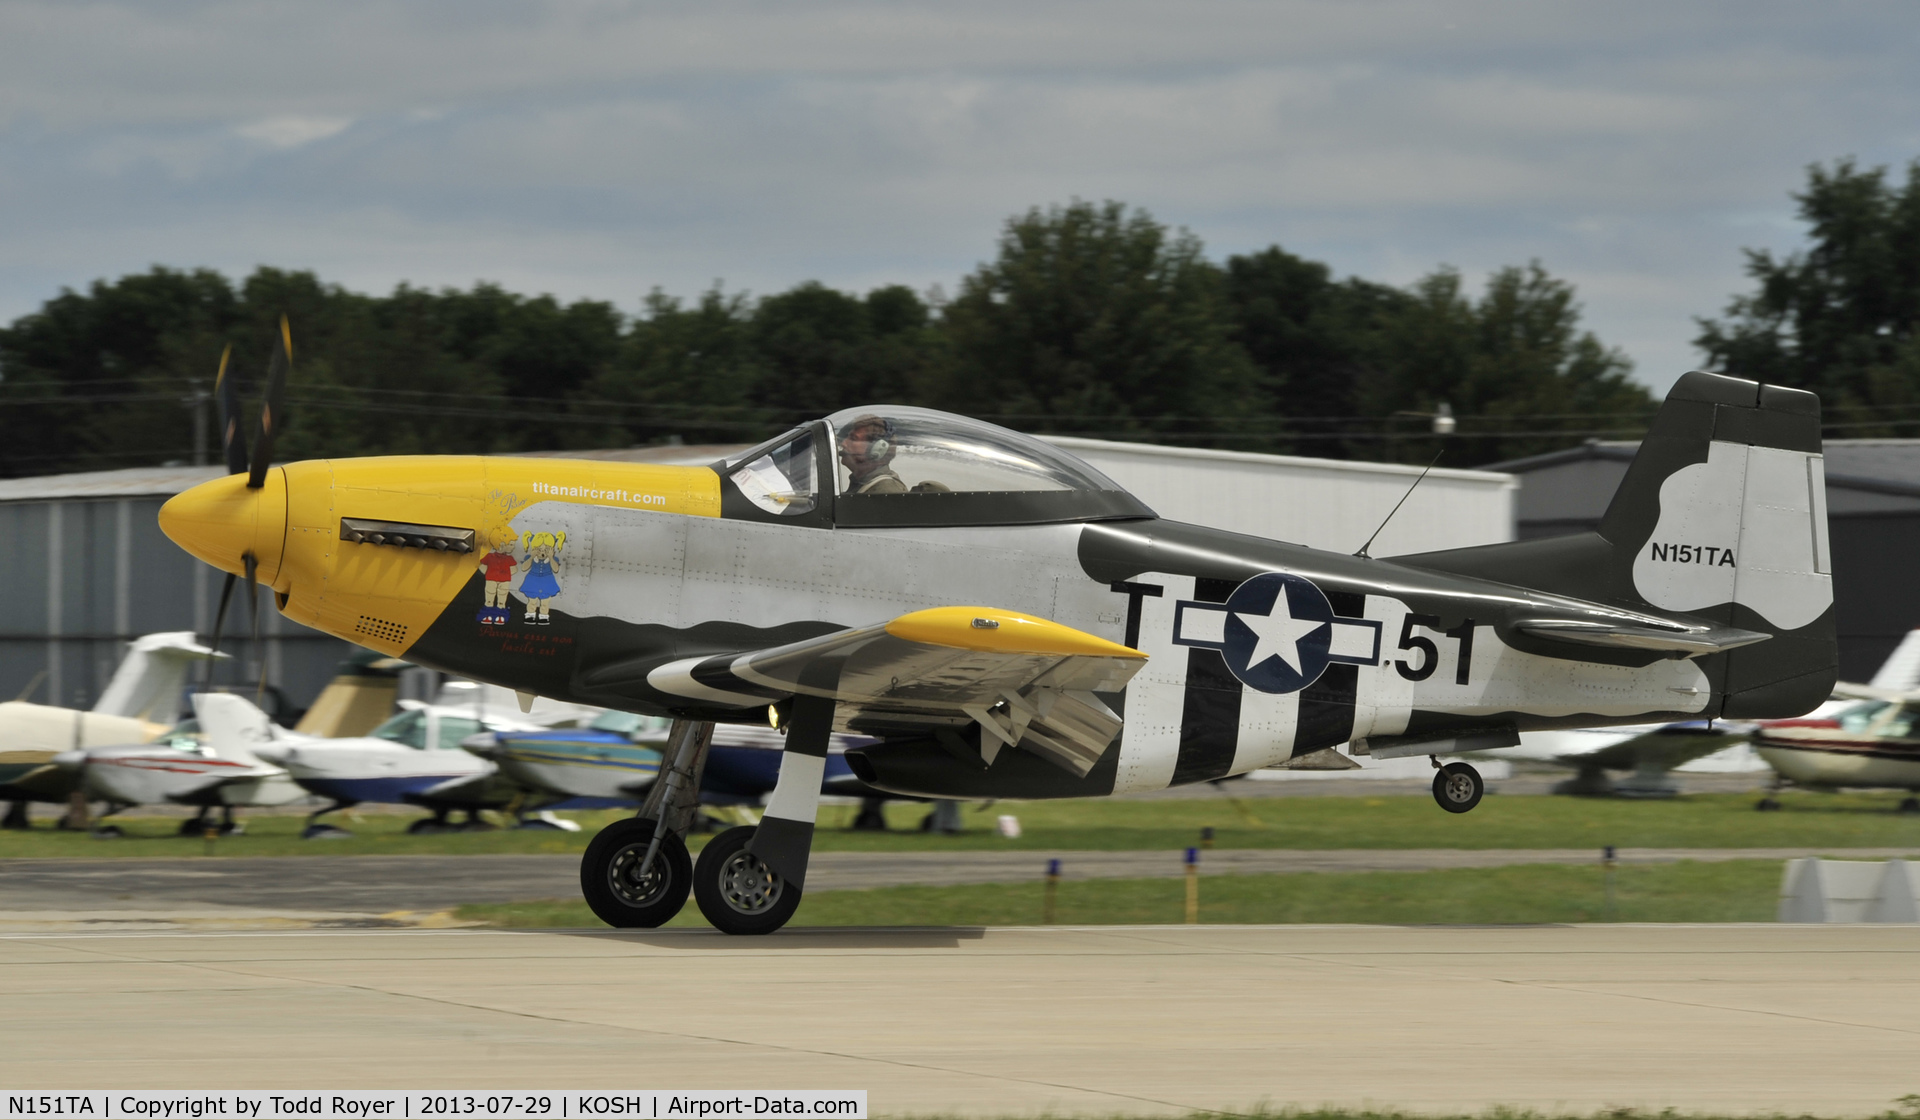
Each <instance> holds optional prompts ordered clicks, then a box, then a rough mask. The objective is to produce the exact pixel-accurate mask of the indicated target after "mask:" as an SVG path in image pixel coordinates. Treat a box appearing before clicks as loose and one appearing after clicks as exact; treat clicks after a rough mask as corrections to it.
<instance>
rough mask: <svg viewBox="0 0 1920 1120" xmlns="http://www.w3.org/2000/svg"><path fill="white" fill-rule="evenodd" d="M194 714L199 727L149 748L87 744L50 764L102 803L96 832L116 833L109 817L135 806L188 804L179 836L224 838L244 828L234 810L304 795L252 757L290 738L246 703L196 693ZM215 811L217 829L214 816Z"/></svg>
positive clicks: (225, 696)
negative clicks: (213, 833) (190, 810)
mask: <svg viewBox="0 0 1920 1120" xmlns="http://www.w3.org/2000/svg"><path fill="white" fill-rule="evenodd" d="M193 713H194V719H195V723H196V724H197V726H198V728H199V730H198V731H197V732H194V733H184V734H183V733H181V732H179V731H178V730H177V729H176V730H175V731H174V732H170V733H168V734H166V735H162V736H161V737H160V738H159V739H157V740H155V741H153V742H150V743H139V744H130V745H127V746H119V747H86V748H82V749H79V750H71V751H63V752H61V753H60V754H57V755H55V756H54V759H53V764H54V766H55V767H57V768H58V769H60V770H61V771H62V772H64V773H67V774H69V775H71V778H70V781H71V782H72V784H73V785H74V787H75V788H77V789H79V790H80V791H81V792H82V793H83V794H84V795H85V796H86V798H87V800H89V801H104V802H106V803H107V811H106V812H105V813H103V814H101V817H100V822H98V823H97V825H96V828H95V832H96V833H97V834H99V835H103V836H117V835H119V834H120V830H119V828H118V826H115V825H111V824H107V823H105V820H106V818H107V817H110V816H112V815H113V814H114V813H117V812H119V811H120V810H122V809H130V808H132V807H134V806H136V805H164V804H174V805H191V806H195V807H197V808H198V809H199V810H200V811H199V813H197V814H196V815H195V816H193V817H190V818H188V819H186V820H183V821H181V822H180V835H182V836H198V835H200V834H201V833H202V832H203V831H205V830H206V829H208V828H215V829H217V830H218V831H219V832H220V833H222V834H233V833H238V832H241V831H243V828H242V826H241V825H240V824H239V823H238V822H237V821H235V820H234V819H233V811H234V809H235V808H239V807H243V806H250V805H254V806H257V805H285V804H288V803H290V802H293V801H298V800H299V799H300V798H302V797H304V796H306V791H304V790H302V789H301V788H300V787H299V786H297V785H295V784H294V782H293V780H292V779H291V778H289V777H288V776H287V772H286V771H285V770H283V769H281V768H280V767H278V766H273V765H270V764H268V763H266V762H264V761H262V760H261V758H260V757H259V756H258V755H256V754H255V753H254V750H255V749H256V748H259V747H264V746H266V745H267V744H269V743H272V742H273V741H275V739H277V738H284V737H287V736H290V735H292V734H293V732H290V731H287V730H285V729H283V728H280V727H278V726H276V725H275V724H274V722H273V721H272V720H271V719H269V718H267V713H265V712H263V711H261V710H260V709H259V708H257V707H255V706H254V705H253V704H252V703H250V702H249V701H247V700H246V699H244V698H242V697H239V696H234V695H231V694H228V693H221V692H196V693H194V695H193ZM216 810H217V811H218V812H219V813H220V820H219V822H218V823H217V824H216V823H215V821H214V819H213V816H214V813H215V811H216Z"/></svg>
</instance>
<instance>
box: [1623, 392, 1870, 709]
mask: <svg viewBox="0 0 1920 1120" xmlns="http://www.w3.org/2000/svg"><path fill="white" fill-rule="evenodd" d="M1600 536H1602V537H1603V538H1605V539H1606V540H1607V541H1608V542H1609V543H1610V544H1611V545H1612V546H1613V552H1614V556H1615V558H1616V561H1625V560H1626V559H1627V558H1628V557H1629V556H1630V557H1631V561H1630V564H1629V566H1628V568H1627V573H1626V574H1627V576H1628V578H1629V581H1630V584H1631V587H1632V590H1633V592H1634V595H1635V597H1636V598H1638V599H1640V600H1642V601H1643V602H1645V603H1646V604H1647V605H1649V606H1652V607H1656V608H1659V609H1661V610H1668V611H1680V612H1684V613H1687V614H1693V615H1700V616H1702V617H1706V618H1712V619H1715V620H1717V621H1720V622H1724V623H1726V624H1728V625H1730V626H1738V627H1741V628H1742V629H1747V630H1758V631H1761V632H1763V633H1767V634H1771V635H1773V637H1772V638H1771V639H1770V640H1768V641H1765V642H1760V643H1758V644H1755V645H1752V646H1747V647H1744V648H1742V649H1738V650H1734V651H1732V652H1730V653H1727V654H1724V655H1722V657H1721V658H1719V659H1717V660H1720V661H1722V665H1720V666H1719V669H1720V670H1721V675H1720V679H1719V680H1718V681H1717V682H1716V683H1717V684H1718V685H1719V687H1720V689H1721V690H1722V691H1723V692H1724V695H1725V697H1726V702H1725V705H1724V707H1723V709H1722V714H1723V715H1726V716H1736V717H1737V716H1765V715H1774V714H1794V712H1797V711H1805V710H1807V709H1809V708H1812V707H1813V706H1814V705H1816V704H1818V703H1819V702H1820V701H1822V700H1824V699H1826V697H1827V694H1828V692H1829V691H1830V690H1831V689H1832V687H1833V682H1834V678H1835V676H1836V674H1837V665H1838V646H1837V643H1836V642H1835V639H1834V623H1833V576H1832V574H1831V573H1832V555H1831V553H1830V552H1829V550H1828V541H1827V496H1826V474H1825V459H1824V457H1823V456H1822V454H1821V450H1820V400H1819V398H1818V397H1815V396H1814V395H1813V394H1812V393H1808V392H1803V391H1801V390H1798V389H1785V388H1781V387H1779V386H1777V385H1762V384H1759V383H1757V382H1753V381H1744V380H1741V379H1739V378H1734V377H1722V376H1719V375H1716V374H1711V373H1689V374H1687V375H1686V376H1684V377H1682V378H1681V379H1680V380H1679V381H1677V382H1675V383H1674V386H1673V389H1672V391H1671V392H1669V393H1668V394H1667V401H1666V403H1665V404H1664V405H1662V406H1661V408H1660V412H1659V414H1658V415H1657V416H1656V417H1655V418H1654V422H1653V426H1652V428H1651V429H1650V430H1649V431H1648V432H1647V438H1646V440H1645V441H1643V442H1642V443H1641V445H1640V453H1639V454H1638V455H1637V456H1636V457H1635V458H1634V461H1633V465H1632V466H1631V467H1629V468H1628V470H1627V475H1626V477H1625V478H1624V479H1622V480H1621V482H1620V489H1619V490H1618V491H1616V492H1615V493H1614V496H1613V503H1612V504H1611V505H1610V506H1608V507H1607V514H1606V517H1605V518H1604V519H1603V520H1602V521H1601V522H1600ZM1703 667H1704V666H1703ZM1709 672H1710V675H1713V674H1712V672H1711V670H1710V671H1709ZM1782 709H1791V710H1790V711H1786V712H1784V713H1783V712H1782Z"/></svg>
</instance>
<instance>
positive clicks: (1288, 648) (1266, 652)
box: [1234, 588, 1326, 676]
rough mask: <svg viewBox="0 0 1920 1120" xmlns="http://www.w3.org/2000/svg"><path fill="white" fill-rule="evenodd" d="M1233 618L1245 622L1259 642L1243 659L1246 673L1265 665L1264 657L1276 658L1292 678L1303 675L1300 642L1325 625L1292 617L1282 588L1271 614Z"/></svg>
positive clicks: (1237, 614) (1236, 615) (1241, 613)
mask: <svg viewBox="0 0 1920 1120" xmlns="http://www.w3.org/2000/svg"><path fill="white" fill-rule="evenodd" d="M1234 617H1236V618H1238V619H1239V620H1240V621H1241V622H1244V623H1246V624H1247V629H1249V630H1251V631H1253V633H1254V636H1255V637H1256V638H1258V639H1259V641H1257V642H1255V643H1254V646H1253V656H1251V657H1249V658H1247V668H1248V669H1249V670H1252V669H1255V668H1258V667H1259V666H1260V665H1263V664H1265V663H1266V661H1267V659H1268V658H1273V657H1278V658H1279V659H1280V660H1282V661H1284V662H1286V663H1287V667H1288V668H1290V669H1292V670H1293V672H1294V675H1296V676H1298V675H1300V674H1301V673H1302V672H1303V670H1302V669H1301V667H1300V639H1302V638H1304V637H1306V636H1307V635H1308V634H1311V633H1313V632H1314V631H1315V630H1318V629H1320V628H1321V627H1322V626H1325V625H1326V623H1325V622H1320V621H1317V620H1315V619H1310V618H1295V617H1293V608H1292V607H1291V606H1289V605H1288V603H1287V592H1286V589H1285V588H1282V589H1281V591H1280V594H1278V595H1276V596H1274V600H1273V613H1271V614H1264V615H1261V614H1247V613H1245V612H1244V611H1236V612H1234Z"/></svg>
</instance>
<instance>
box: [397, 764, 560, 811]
mask: <svg viewBox="0 0 1920 1120" xmlns="http://www.w3.org/2000/svg"><path fill="white" fill-rule="evenodd" d="M407 800H408V801H409V802H411V803H413V804H415V805H424V806H426V807H427V808H429V809H434V808H439V807H442V806H445V807H449V808H454V809H500V808H505V807H507V806H509V805H514V804H516V803H518V806H519V808H521V809H522V810H529V809H538V808H540V807H541V806H543V805H553V804H557V803H558V802H561V801H564V800H566V799H565V798H564V797H561V796H559V795H557V794H552V793H548V792H546V791H544V790H533V789H528V788H527V787H526V786H523V785H521V784H519V783H517V782H515V781H514V780H513V779H511V778H509V777H507V776H506V775H505V774H502V773H501V772H500V771H499V770H497V769H492V768H489V769H487V770H483V771H480V772H479V773H476V774H462V775H460V776H459V777H457V778H448V779H447V780H446V781H444V782H441V783H440V784H439V785H436V786H430V787H428V788H427V789H424V790H422V791H420V792H419V793H416V794H411V795H409V796H408V797H407Z"/></svg>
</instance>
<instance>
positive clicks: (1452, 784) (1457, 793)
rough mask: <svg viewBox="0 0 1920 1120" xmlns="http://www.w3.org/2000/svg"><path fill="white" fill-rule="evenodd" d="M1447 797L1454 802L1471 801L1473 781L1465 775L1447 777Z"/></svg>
mask: <svg viewBox="0 0 1920 1120" xmlns="http://www.w3.org/2000/svg"><path fill="white" fill-rule="evenodd" d="M1446 789H1447V797H1448V798H1450V799H1452V800H1454V801H1471V800H1473V779H1472V778H1469V777H1467V776H1466V775H1465V774H1449V775H1447V786H1446Z"/></svg>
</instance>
